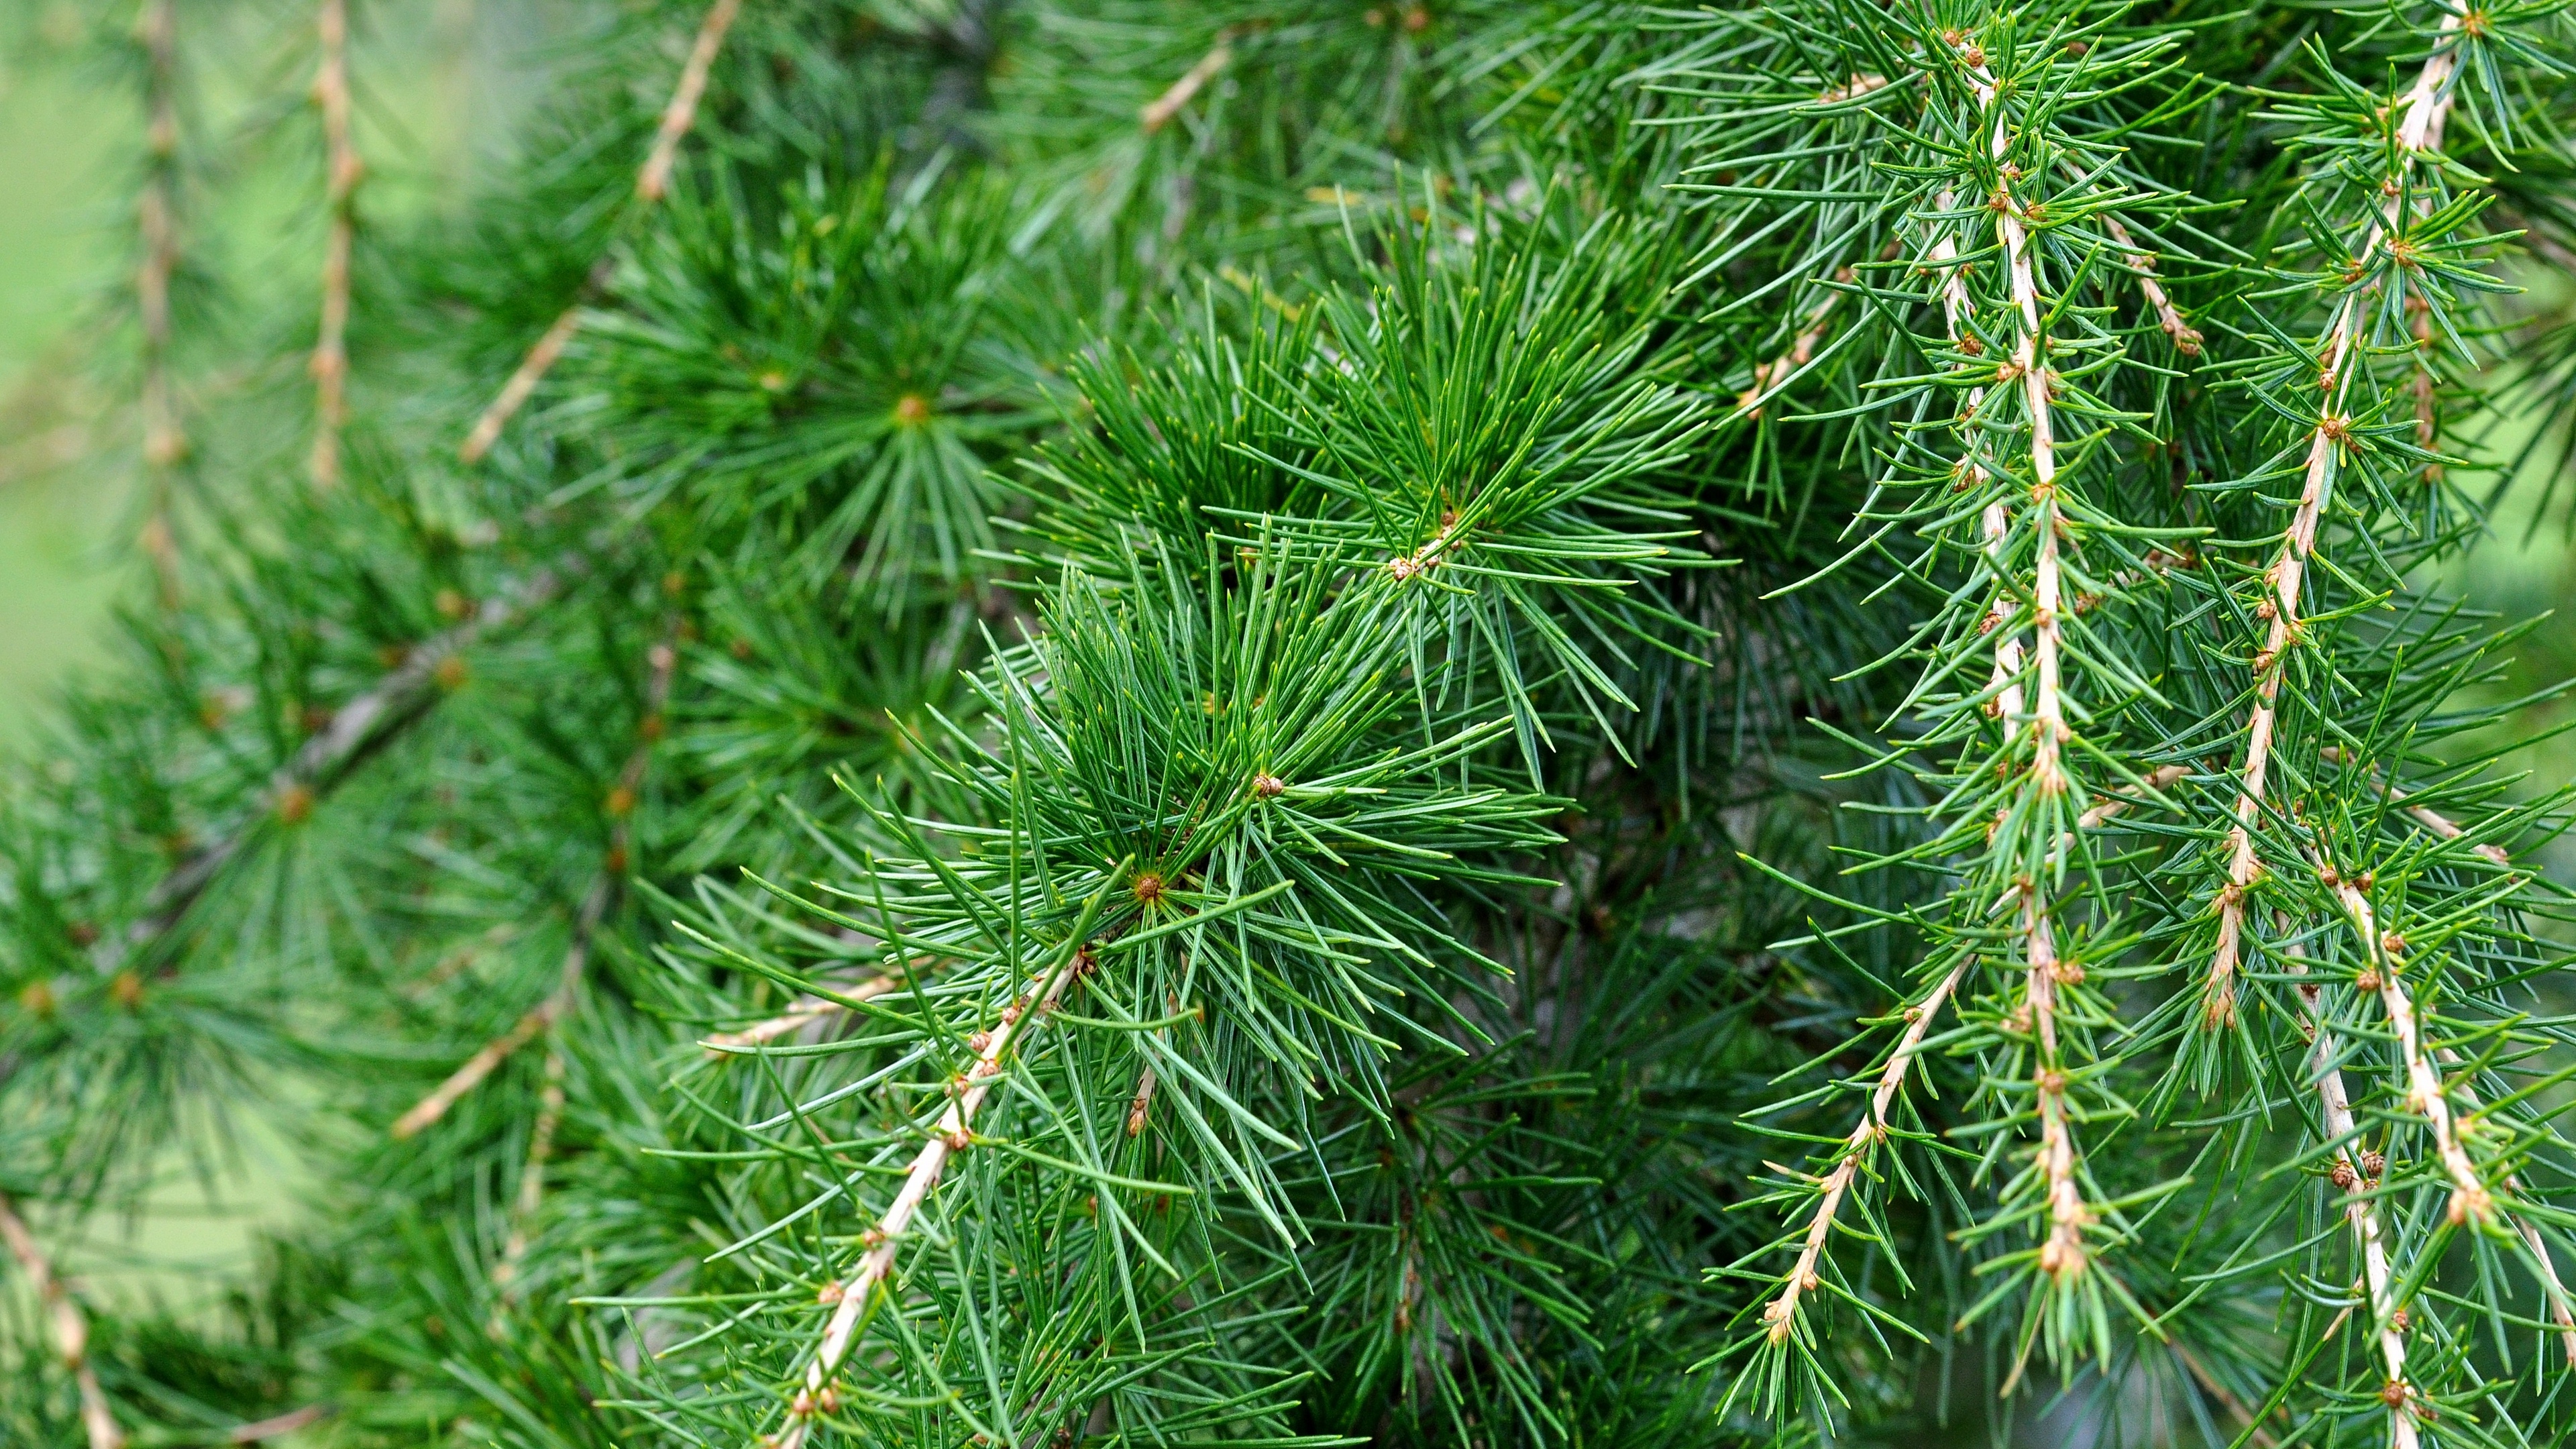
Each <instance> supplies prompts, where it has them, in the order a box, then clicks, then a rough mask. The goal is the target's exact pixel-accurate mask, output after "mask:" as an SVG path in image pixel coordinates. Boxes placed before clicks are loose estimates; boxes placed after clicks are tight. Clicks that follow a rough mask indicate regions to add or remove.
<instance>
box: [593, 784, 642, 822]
mask: <svg viewBox="0 0 2576 1449" xmlns="http://www.w3.org/2000/svg"><path fill="white" fill-rule="evenodd" d="M599 808H600V809H601V810H603V811H605V812H607V814H608V815H609V816H610V817H611V818H612V819H613V818H615V817H618V816H622V815H625V814H628V813H629V812H631V811H633V810H634V808H635V791H634V789H633V788H632V787H630V786H626V785H619V786H617V787H616V788H614V789H612V790H610V791H609V792H608V798H607V799H605V800H602V801H600V802H599Z"/></svg>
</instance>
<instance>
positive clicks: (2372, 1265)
mask: <svg viewBox="0 0 2576 1449" xmlns="http://www.w3.org/2000/svg"><path fill="white" fill-rule="evenodd" d="M2288 954H2289V974H2290V975H2292V976H2294V977H2298V978H2300V980H2299V981H2298V992H2299V999H2300V1001H2301V1002H2303V1003H2304V1004H2305V1005H2306V1007H2307V1014H2308V1036H2309V1038H2310V1041H2311V1045H2312V1048H2313V1052H2312V1055H2313V1057H2314V1060H2315V1063H2316V1065H2315V1068H2314V1069H2313V1076H2314V1079H2315V1082H2316V1088H2317V1103H2318V1109H2319V1113H2320V1115H2321V1117H2322V1119H2323V1121H2324V1124H2325V1134H2326V1140H2327V1141H2329V1142H2335V1143H2340V1144H2342V1145H2341V1146H2338V1147H2337V1148H2336V1149H2335V1167H2334V1174H2333V1176H2334V1182H2335V1185H2336V1186H2337V1187H2339V1188H2341V1189H2342V1190H2343V1193H2344V1196H2345V1206H2344V1218H2345V1220H2346V1221H2348V1222H2350V1223H2351V1224H2352V1231H2353V1240H2354V1245H2355V1247H2356V1249H2357V1250H2358V1251H2359V1252H2360V1254H2361V1260H2362V1282H2363V1286H2364V1288H2365V1290H2366V1291H2367V1293H2368V1295H2369V1297H2368V1300H2367V1301H2368V1303H2369V1305H2370V1313H2371V1322H2372V1327H2373V1331H2374V1333H2375V1334H2376V1336H2377V1339H2378V1344H2379V1354H2380V1362H2381V1364H2382V1365H2383V1371H2384V1383H2386V1384H2389V1385H2395V1386H2397V1392H2396V1393H2395V1394H2393V1395H2389V1394H2386V1393H2383V1395H2382V1399H2381V1402H2382V1403H2383V1404H2385V1405H2386V1406H2387V1410H2388V1429H2389V1437H2390V1440H2391V1444H2392V1449H2415V1446H2416V1444H2417V1443H2418V1439H2419V1436H2418V1433H2417V1429H2416V1418H2415V1404H2414V1399H2413V1397H2412V1396H2411V1394H2410V1392H2409V1391H2408V1388H2407V1378H2406V1338H2405V1331H2404V1330H2405V1325H2404V1322H2403V1320H2402V1318H2401V1316H2400V1315H2401V1314H2402V1313H2403V1312H2404V1305H2403V1304H2400V1303H2398V1302H2397V1301H2396V1299H2395V1296H2394V1288H2393V1286H2392V1283H2391V1275H2390V1272H2389V1262H2388V1239H2387V1236H2386V1234H2385V1232H2384V1231H2383V1229H2382V1228H2381V1226H2380V1215H2379V1199H2378V1198H2377V1196H2376V1195H2375V1194H2376V1193H2377V1190H2378V1187H2379V1181H2378V1179H2379V1172H2378V1170H2377V1169H2376V1168H2374V1167H2373V1165H2372V1161H2373V1159H2374V1158H2375V1157H2378V1154H2374V1153H2366V1152H2364V1153H2356V1151H2355V1145H2356V1144H2358V1143H2359V1142H2360V1141H2361V1129H2360V1127H2359V1125H2358V1124H2357V1123H2356V1122H2355V1121H2354V1119H2353V1115H2352V1099H2351V1098H2350V1097H2349V1096H2348V1095H2347V1094H2346V1093H2345V1091H2344V1085H2343V1069H2342V1067H2341V1066H2339V1065H2338V1061H2339V1057H2338V1054H2337V1053H2336V1051H2335V1042H2334V1034H2333V1032H2332V1031H2330V1030H2329V1029H2328V1028H2327V1025H2326V1015H2325V1010H2324V1006H2323V1004H2322V1002H2321V1000H2320V992H2319V988H2318V987H2317V985H2316V983H2315V982H2314V981H2313V980H2310V979H2308V967H2307V959H2306V958H2307V950H2306V948H2305V947H2304V946H2302V945H2300V944H2298V943H2297V942H2295V941H2294V942H2292V943H2291V945H2290V946H2289V948H2288ZM2379 1160H2380V1162H2381V1163H2382V1164H2383V1165H2384V1162H2385V1159H2384V1158H2380V1159H2379Z"/></svg>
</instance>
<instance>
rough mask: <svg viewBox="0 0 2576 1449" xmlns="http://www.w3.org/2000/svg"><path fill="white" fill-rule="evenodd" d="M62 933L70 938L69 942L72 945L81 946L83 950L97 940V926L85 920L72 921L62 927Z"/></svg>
mask: <svg viewBox="0 0 2576 1449" xmlns="http://www.w3.org/2000/svg"><path fill="white" fill-rule="evenodd" d="M63 934H64V935H65V936H68V937H70V938H71V943H72V944H73V945H75V946H78V947H81V948H83V949H84V950H85V949H87V948H88V947H90V946H92V945H95V944H97V942H98V927H96V926H93V925H91V924H90V923H89V922H87V921H74V922H72V923H71V924H70V925H68V926H65V927H63Z"/></svg>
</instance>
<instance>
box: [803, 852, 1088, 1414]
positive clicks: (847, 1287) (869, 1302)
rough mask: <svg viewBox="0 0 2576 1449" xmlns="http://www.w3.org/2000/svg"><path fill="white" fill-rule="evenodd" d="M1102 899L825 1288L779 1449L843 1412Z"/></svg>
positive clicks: (996, 1033) (979, 1058) (980, 1056)
mask: <svg viewBox="0 0 2576 1449" xmlns="http://www.w3.org/2000/svg"><path fill="white" fill-rule="evenodd" d="M1124 869H1125V868H1124V867H1123V866H1122V867H1121V868H1120V871H1119V872H1116V873H1113V875H1112V877H1111V880H1110V885H1111V886H1114V885H1115V884H1117V877H1118V875H1120V874H1123V873H1124ZM1108 889H1109V887H1108V886H1104V887H1103V895H1105V894H1106V893H1107V890H1108ZM1100 900H1101V897H1099V896H1095V897H1093V899H1092V901H1091V903H1090V904H1089V906H1088V907H1087V908H1086V909H1085V910H1084V912H1083V917H1082V920H1081V921H1080V922H1078V923H1077V924H1076V926H1075V928H1074V931H1073V933H1072V935H1071V936H1069V937H1068V938H1067V945H1066V946H1065V947H1062V948H1059V949H1058V951H1057V952H1056V958H1057V959H1056V960H1055V961H1054V962H1053V963H1052V964H1050V965H1049V967H1048V968H1047V969H1046V970H1044V971H1041V972H1039V973H1038V974H1036V975H1035V976H1032V977H1030V978H1029V982H1028V986H1027V988H1026V989H1025V990H1023V991H1022V992H1021V993H1020V996H1019V998H1018V999H1017V1000H1015V1001H1013V1002H1012V1003H1011V1004H1010V1005H1009V1006H1008V1007H1005V1008H1004V1009H1003V1011H1002V1017H1001V1020H1000V1021H999V1022H998V1023H996V1024H995V1025H994V1026H993V1027H992V1028H991V1029H990V1030H989V1031H986V1032H983V1033H981V1034H980V1045H978V1046H976V1048H975V1057H974V1060H973V1061H972V1062H970V1063H969V1064H968V1065H967V1067H966V1069H965V1070H964V1071H961V1072H959V1073H958V1074H957V1075H956V1076H955V1077H954V1078H952V1079H951V1080H950V1082H949V1084H948V1106H947V1108H946V1109H945V1110H944V1111H943V1112H941V1114H940V1116H939V1120H938V1123H937V1125H935V1126H934V1127H933V1128H932V1129H931V1133H930V1140H929V1141H927V1142H925V1143H923V1144H922V1146H921V1152H920V1154H919V1155H918V1156H916V1157H914V1158H913V1161H912V1166H911V1168H910V1169H909V1170H907V1171H906V1172H905V1173H904V1177H903V1184H902V1186H901V1187H899V1188H897V1189H896V1191H895V1195H894V1200H893V1201H892V1202H891V1203H888V1204H887V1205H886V1210H885V1212H884V1214H883V1215H882V1216H880V1217H879V1218H878V1219H877V1225H876V1226H875V1227H874V1228H871V1229H869V1230H868V1232H867V1233H866V1234H865V1235H864V1236H863V1238H862V1241H863V1242H864V1243H865V1244H866V1246H867V1252H866V1253H865V1254H863V1255H862V1256H861V1257H860V1259H859V1267H858V1271H857V1272H856V1273H855V1274H853V1275H852V1276H851V1277H850V1279H849V1281H847V1282H844V1283H836V1284H834V1285H832V1286H831V1287H829V1288H827V1289H826V1290H825V1296H826V1298H827V1299H828V1300H829V1301H831V1302H832V1303H833V1304H834V1307H833V1309H832V1317H831V1319H830V1321H829V1322H827V1323H826V1324H825V1325H824V1328H823V1335H822V1339H821V1341H820V1342H818V1343H817V1344H816V1345H815V1347H814V1352H813V1357H812V1358H811V1360H809V1361H808V1363H807V1365H806V1369H805V1374H804V1380H805V1384H804V1387H803V1388H801V1389H799V1390H797V1392H796V1395H795V1397H794V1398H793V1399H792V1400H790V1401H789V1404H788V1408H787V1422H786V1425H785V1427H784V1428H783V1429H782V1430H781V1431H780V1432H779V1434H778V1435H777V1445H778V1449H800V1446H802V1445H803V1444H804V1442H805V1437H806V1435H807V1434H808V1433H809V1432H811V1430H812V1428H813V1425H814V1423H815V1422H816V1421H817V1420H818V1419H821V1418H827V1417H829V1416H831V1415H833V1414H835V1413H838V1412H839V1411H840V1407H841V1402H840V1392H839V1388H838V1383H839V1379H840V1375H841V1367H842V1361H843V1360H844V1359H846V1358H847V1357H848V1356H849V1352H850V1348H851V1346H852V1344H854V1343H855V1342H856V1341H857V1338H858V1332H859V1328H860V1325H861V1324H862V1323H864V1322H865V1321H866V1318H867V1315H868V1313H869V1312H870V1310H872V1309H874V1308H875V1307H876V1306H877V1301H878V1291H879V1290H880V1289H883V1288H885V1287H886V1286H887V1284H886V1280H887V1277H888V1276H889V1275H890V1274H891V1273H892V1272H893V1271H894V1261H895V1253H896V1250H897V1249H898V1248H899V1247H900V1246H901V1244H902V1240H903V1235H904V1233H905V1231H906V1230H907V1229H909V1228H910V1227H911V1226H912V1220H913V1217H914V1215H915V1214H917V1213H919V1212H920V1210H921V1205H922V1203H923V1202H925V1201H926V1200H928V1198H929V1197H930V1193H931V1190H932V1189H933V1188H936V1187H937V1186H939V1178H940V1175H941V1174H942V1173H943V1172H945V1171H946V1170H947V1167H948V1163H949V1160H950V1159H951V1158H952V1157H954V1156H955V1155H956V1154H958V1153H962V1152H964V1151H965V1150H966V1149H967V1148H969V1147H971V1146H973V1145H974V1135H973V1133H972V1131H971V1129H972V1128H973V1126H974V1124H975V1113H976V1111H977V1109H978V1108H980V1107H982V1106H983V1104H984V1099H985V1097H986V1096H987V1095H988V1094H989V1093H990V1092H991V1091H992V1089H993V1085H994V1080H995V1079H996V1078H998V1077H999V1076H1000V1075H1001V1074H1002V1067H1003V1062H1004V1061H1005V1060H1006V1059H1007V1058H1008V1057H1009V1055H1010V1053H1011V1051H1012V1049H1013V1048H1014V1047H1015V1046H1017V1045H1018V1044H1019V1043H1020V1042H1021V1041H1023V1040H1024V1039H1025V1038H1027V1037H1029V1036H1030V1035H1033V1034H1034V1033H1035V1032H1036V1031H1037V1029H1038V1028H1039V1027H1041V1026H1043V1025H1045V1023H1046V1019H1047V1018H1048V1017H1049V1016H1051V1015H1053V1014H1054V1013H1055V1011H1056V1009H1057V1007H1058V1005H1059V1003H1061V1002H1062V1000H1063V998H1064V993H1065V991H1066V989H1067V988H1068V987H1070V986H1072V985H1073V983H1074V982H1076V981H1078V980H1080V979H1082V977H1084V976H1085V975H1087V974H1089V972H1090V970H1091V967H1092V955H1091V947H1090V946H1089V945H1088V944H1082V945H1075V944H1073V943H1075V942H1082V941H1084V940H1085V938H1086V936H1087V935H1088V933H1089V931H1090V928H1091V922H1092V920H1093V919H1095V918H1096V917H1097V915H1098V913H1099V909H1100Z"/></svg>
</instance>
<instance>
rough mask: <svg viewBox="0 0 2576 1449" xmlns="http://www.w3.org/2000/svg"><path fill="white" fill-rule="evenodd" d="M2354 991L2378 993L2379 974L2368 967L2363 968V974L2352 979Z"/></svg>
mask: <svg viewBox="0 0 2576 1449" xmlns="http://www.w3.org/2000/svg"><path fill="white" fill-rule="evenodd" d="M2352 989H2353V990H2355V991H2377V990H2378V989H2379V973H2378V972H2376V971H2373V970H2371V969H2370V968H2368V967H2363V968H2362V972H2361V974H2360V975H2358V976H2355V977H2354V978H2352Z"/></svg>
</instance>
